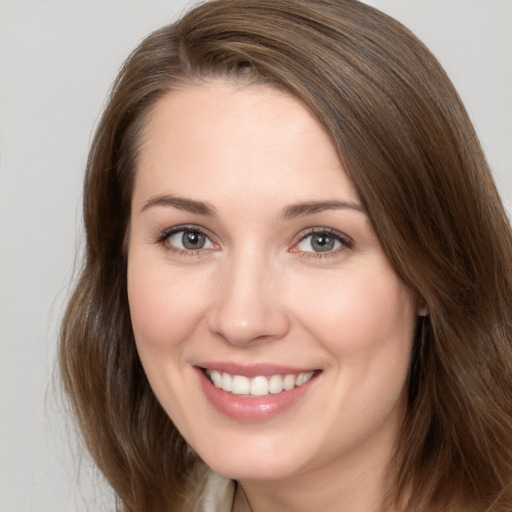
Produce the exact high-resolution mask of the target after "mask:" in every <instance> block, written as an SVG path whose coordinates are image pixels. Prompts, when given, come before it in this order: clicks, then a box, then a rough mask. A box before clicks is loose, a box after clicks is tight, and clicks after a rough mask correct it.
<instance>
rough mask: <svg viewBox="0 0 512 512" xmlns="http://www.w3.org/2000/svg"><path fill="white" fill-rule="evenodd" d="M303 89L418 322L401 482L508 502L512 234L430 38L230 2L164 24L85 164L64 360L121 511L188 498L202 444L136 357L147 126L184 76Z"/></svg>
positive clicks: (424, 497) (305, 11)
mask: <svg viewBox="0 0 512 512" xmlns="http://www.w3.org/2000/svg"><path fill="white" fill-rule="evenodd" d="M213 77H215V78H217V77H221V78H225V79H227V80H248V81H250V82H258V83H259V82H263V83H268V84H270V85H273V86H275V87H279V88H281V89H283V90H286V91H288V92H289V93H291V94H293V95H294V96H296V97H298V98H299V99H300V100H301V101H302V102H303V103H304V104H305V105H306V106H307V107H308V108H309V109H311V111H312V112H313V113H314V114H315V115H316V116H317V117H318V119H319V120H320V121H321V122H322V123H323V125H324V126H325V128H326V129H327V130H328V132H329V134H330V135H331V137H332V140H333V142H334V144H335V145H336V147H337V148H338V150H339V154H340V156H341V158H342V161H343V163H344V166H345V168H346V169H347V172H348V174H349V176H350V178H351V179H352V182H353V183H354V185H355V187H356V189H357V191H358V193H359V195H360V198H361V200H362V201H363V203H364V205H365V207H366V209H367V211H368V214H369V216H370V219H371V221H372V223H373V226H374V228H375V231H376V233H377V234H378V236H379V238H380V240H381V243H382V246H383V248H384V250H385V252H386V254H387V256H388V258H389V260H390V262H391V264H392V265H393V266H394V268H395V270H396V272H397V273H398V275H399V276H400V277H401V278H402V279H403V280H404V281H405V282H406V283H408V284H410V285H411V286H413V287H414V288H415V289H416V290H417V291H418V292H419V294H420V295H421V296H422V297H423V298H424V300H425V302H426V304H428V309H429V316H428V317H425V318H422V319H421V320H420V321H419V324H418V328H417V337H416V339H415V345H414V351H413V358H412V362H411V370H410V376H409V396H408V407H407V412H406V417H405V419H404V422H403V426H402V431H401V433H400V438H399V439H398V443H397V451H396V454H395V457H394V460H393V461H392V462H393V466H392V467H393V468H394V471H395V473H394V476H395V479H394V481H395V485H394V487H393V489H391V491H390V497H391V498H392V500H393V502H394V504H395V506H396V508H398V509H400V510H402V509H403V510H408V511H411V512H412V511H418V512H420V511H427V510H433V509H434V510H448V509H449V510H450V511H453V512H456V511H475V512H476V511H479V512H483V511H489V512H490V511H493V512H498V511H505V510H507V511H510V510H511V509H512V488H511V485H512V438H511V433H512V345H511V333H512V318H511V312H512V307H511V306H512V304H511V301H512V269H511V254H512V237H511V231H510V227H509V223H508V220H507V217H506V214H505V212H504V209H503V206H502V204H501V202H500V199H499V196H498V193H497V191H496V188H495V185H494V183H493V180H492V177H491V175H490V172H489V170H488V166H487V164H486V161H485V158H484V156H483V153H482V150H481V147H480V144H479V142H478V139H477V137H476V135H475V132H474V129H473V127H472V125H471V122H470V120H469V118H468V115H467V113H466V111H465V109H464V107H463V105H462V103H461V101H460V99H459V97H458V95H457V93H456V91H455V90H454V88H453V86H452V84H451V82H450V81H449V79H448V78H447V76H446V74H445V73H444V71H443V70H442V69H441V67H440V65H439V64H438V62H437V61H436V59H435V58H434V57H433V56H432V55H431V54H430V52H429V51H428V50H427V49H426V48H425V47H424V46H423V45H422V44H421V43H420V42H419V41H418V40H417V39H416V38H415V37H414V36H413V35H412V34H411V33H410V32H409V31H408V30H407V29H405V28H404V27H403V26H402V25H400V24H399V23H398V22H396V21H394V20H393V19H391V18H389V17H387V16H386V15H384V14H382V13H380V12H378V11H377V10H375V9H373V8H371V7H368V6H367V5H364V4H361V3H359V2H357V1H355V0H217V1H212V2H208V3H206V4H204V5H201V6H198V7H196V8H195V9H193V10H192V11H190V12H189V13H188V14H186V15H185V16H184V17H183V18H182V19H181V20H179V21H178V22H176V23H174V24H172V25H169V26H167V27H164V28H162V29H160V30H158V31H156V32H154V33H153V34H151V35H150V36H149V37H148V38H147V39H146V40H145V41H143V42H142V44H141V45H140V46H139V47H138V48H137V49H136V50H135V51H134V52H133V53H132V55H131V56H130V57H129V59H128V60H127V62H126V63H125V65H124V67H123V68H122V70H121V72H120V74H119V76H118V78H117V80H116V81H115V83H114V86H113V89H112V93H111V96H110V101H109V103H108V105H107V107H106V110H105V112H104V115H103V117H102V119H101V122H100V124H99V127H98V129H97V133H96V136H95V139H94V141H93V144H92V147H91V151H90V156H89V160H88V164H87V172H86V177H85V189H84V222H85V229H86V254H85V263H84V267H83V270H82V273H81V276H80V279H79V281H78V283H77V285H76V288H75V291H74V294H73V296H72V298H71V300H70V303H69V306H68V309H67V312H66V316H65V318H64V322H63V325H62V333H61V345H60V368H61V372H62V379H63V382H64V387H65V389H66V391H67V393H68V395H69V397H70V400H71V403H72V405H73V407H74V412H75V414H76V416H77V418H78V423H79V426H80V428H81V430H82V432H83V435H84V437H85V440H86V443H87V446H88V448H89V450H90V452H91V454H92V456H93V458H94V460H95V461H96V463H97V464H98V466H99V468H100V469H101V471H102V472H103V473H104V475H105V476H106V478H107V479H108V480H109V482H110V483H111V485H112V487H113V488H114V490H115V492H116V493H117V495H118V496H119V498H120V500H121V502H122V504H123V507H124V510H127V511H137V512H141V511H159V510H182V507H183V506H184V505H183V500H184V499H185V498H184V497H185V496H186V495H187V494H190V493H192V491H191V490H190V489H191V485H192V483H190V481H191V475H192V472H193V468H194V459H195V457H194V455H192V454H191V453H190V451H189V449H188V448H187V445H186V443H185V441H184V440H183V439H182V437H181V435H180V434H179V433H178V432H177V430H176V429H175V427H174V425H173V424H172V422H171V421H170V419H169V418H168V417H167V415H166V414H165V412H164V411H163V410H162V408H161V407H160V406H159V404H158V403H157V400H156V399H155V397H154V395H153V393H152V391H151V389H150V387H149V384H148V382H147V380H146V377H145V374H144V371H143V369H142V366H141V364H140V361H139V359H138V356H137V352H136V348H135V342H134V339H133V332H132V328H131V323H130V316H129V309H128V301H127V292H126V254H125V250H124V244H125V235H126V233H127V226H128V223H129V219H130V201H131V193H132V184H133V176H134V173H135V171H136V167H137V152H138V142H139V135H140V132H141V129H142V127H143V126H144V123H145V119H146V117H147V115H148V112H149V111H150V110H151V109H152V108H153V107H154V106H155V104H156V102H157V101H158V100H159V99H160V98H161V97H162V96H163V95H165V94H168V92H169V91H171V90H173V89H175V88H179V87H180V86H182V85H183V84H191V83H200V82H201V81H204V80H208V79H209V78H213Z"/></svg>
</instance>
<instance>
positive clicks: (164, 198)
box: [140, 194, 216, 217]
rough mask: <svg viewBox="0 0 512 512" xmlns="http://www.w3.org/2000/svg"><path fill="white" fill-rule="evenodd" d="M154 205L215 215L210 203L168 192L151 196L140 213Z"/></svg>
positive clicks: (210, 215) (209, 215)
mask: <svg viewBox="0 0 512 512" xmlns="http://www.w3.org/2000/svg"><path fill="white" fill-rule="evenodd" d="M155 206H165V207H169V206H171V207H173V208H177V209H178V210H184V211H186V212H190V213H197V214H199V215H206V216H208V217H215V215H216V211H215V207H214V206H213V205H212V204H210V203H205V202H203V201H195V200H194V199H187V198H185V197H177V196H173V195H170V194H161V195H158V196H153V197H151V198H150V199H149V200H148V201H147V202H146V203H145V204H144V206H143V207H142V209H141V210H140V211H141V213H142V212H143V211H145V210H149V209H150V208H154V207H155Z"/></svg>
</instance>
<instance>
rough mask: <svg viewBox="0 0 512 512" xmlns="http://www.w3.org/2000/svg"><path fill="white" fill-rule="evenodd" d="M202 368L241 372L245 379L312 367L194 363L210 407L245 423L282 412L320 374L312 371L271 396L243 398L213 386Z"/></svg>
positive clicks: (267, 418)
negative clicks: (305, 379) (299, 382)
mask: <svg viewBox="0 0 512 512" xmlns="http://www.w3.org/2000/svg"><path fill="white" fill-rule="evenodd" d="M206 368H208V369H209V370H217V371H221V372H227V373H230V374H232V375H244V376H246V377H248V378H252V377H257V376H259V375H262V376H265V377H269V376H271V375H276V374H281V375H285V374H298V373H302V372H308V371H312V370H309V369H297V368H291V367H286V366H277V365H274V364H270V365H267V364H256V365H250V366H246V365H239V364H236V363H204V364H201V365H200V366H194V370H195V371H196V374H197V376H198V378H199V381H200V385H201V387H202V389H203V392H204V394H205V395H206V398H207V399H208V400H209V402H210V403H211V404H212V405H213V407H214V408H215V409H216V410H217V411H218V412H220V413H221V414H223V415H224V416H227V417H228V418H232V419H235V420H238V421H241V422H246V423H255V422H262V421H267V420H270V419H272V418H275V417H276V416H279V415H280V414H283V413H284V412H286V411H287V410H289V409H290V408H292V407H293V406H294V405H295V404H297V403H298V402H300V401H301V400H302V399H303V398H304V397H305V395H306V394H307V393H308V392H309V391H310V390H311V389H312V387H313V386H314V385H315V383H316V381H317V378H318V376H319V373H321V372H315V375H313V377H312V378H311V380H309V381H308V382H307V383H306V384H303V385H302V386H298V387H295V388H293V389H291V390H289V391H283V392H281V393H278V394H275V395H271V394H269V395H266V396H263V397H246V396H241V395H234V394H232V393H229V392H226V391H223V390H222V389H219V388H217V387H216V386H214V385H213V384H212V382H211V381H210V379H208V377H207V376H206V374H205V369H206Z"/></svg>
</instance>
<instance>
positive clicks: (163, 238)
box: [156, 225, 354, 258]
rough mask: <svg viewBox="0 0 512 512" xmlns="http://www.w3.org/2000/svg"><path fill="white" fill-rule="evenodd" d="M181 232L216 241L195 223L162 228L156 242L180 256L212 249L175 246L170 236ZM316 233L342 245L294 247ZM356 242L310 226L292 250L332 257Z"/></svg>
mask: <svg viewBox="0 0 512 512" xmlns="http://www.w3.org/2000/svg"><path fill="white" fill-rule="evenodd" d="M181 232H184V233H185V232H189V233H198V234H200V235H202V236H204V237H206V238H207V239H208V240H209V241H210V242H211V243H212V244H213V245H217V244H215V242H214V241H213V239H212V238H213V237H212V236H211V235H210V234H209V233H208V232H207V231H206V230H205V229H203V228H201V227H199V226H195V225H182V226H175V227H173V228H171V229H166V230H162V231H161V232H160V233H159V234H158V237H157V239H156V243H157V244H158V245H160V246H162V247H163V248H164V249H165V250H166V251H172V252H173V253H175V254H177V255H178V256H201V255H203V254H204V255H206V254H207V252H206V251H210V250H211V249H209V248H208V249H203V248H201V249H180V248H178V247H174V246H173V245H172V244H170V243H169V238H170V237H171V236H173V235H175V234H177V233H181ZM314 235H325V236H327V237H329V238H332V239H334V240H335V241H336V242H338V243H339V244H340V247H339V248H337V249H335V250H332V251H331V250H330V251H325V252H315V251H301V250H298V249H294V247H298V245H299V244H300V243H302V242H304V241H305V240H306V239H307V238H309V237H312V236H314ZM353 246H354V243H353V241H352V239H351V238H349V237H348V236H347V235H344V234H343V233H340V232H339V231H336V230H334V229H331V228H324V227H322V228H308V229H307V230H304V231H303V232H302V233H301V234H300V235H299V239H298V241H297V242H295V243H294V244H293V246H292V248H291V249H290V252H293V253H297V254H298V255H299V256H301V257H305V258H331V257H334V256H336V255H337V254H338V253H339V252H341V251H343V250H344V249H352V248H353Z"/></svg>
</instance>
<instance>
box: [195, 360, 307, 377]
mask: <svg viewBox="0 0 512 512" xmlns="http://www.w3.org/2000/svg"><path fill="white" fill-rule="evenodd" d="M197 366H198V367H199V368H202V369H203V370H217V371H218V372H225V373H229V374H230V375H243V376H245V377H249V378H251V377H258V376H264V377H270V376H272V375H290V374H294V375H295V374H297V375H298V374H299V373H307V372H311V371H314V370H315V368H297V367H292V366H285V365H277V364H273V363H256V364H240V363H232V362H220V361H219V362H205V363H200V364H198V365H197Z"/></svg>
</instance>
